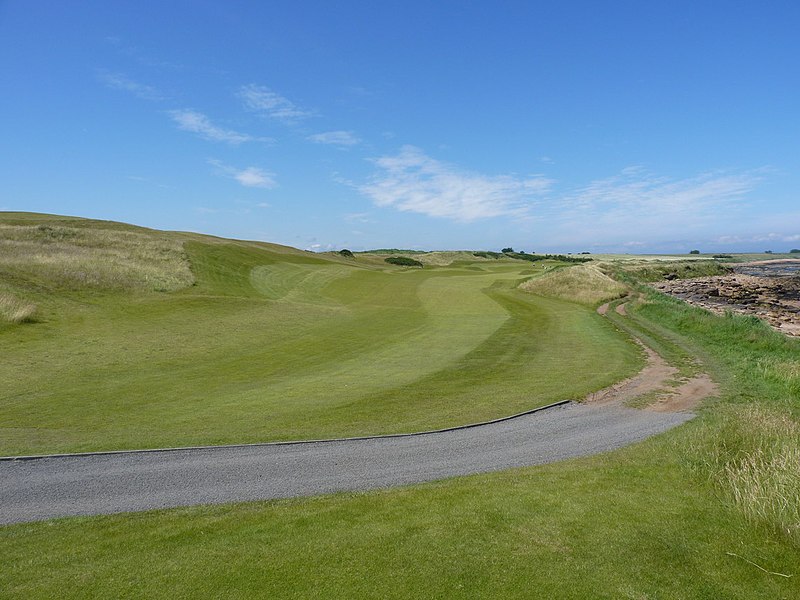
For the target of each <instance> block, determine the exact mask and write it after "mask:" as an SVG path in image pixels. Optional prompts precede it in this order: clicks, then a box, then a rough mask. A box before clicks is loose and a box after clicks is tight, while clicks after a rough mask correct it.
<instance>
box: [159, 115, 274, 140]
mask: <svg viewBox="0 0 800 600" xmlns="http://www.w3.org/2000/svg"><path fill="white" fill-rule="evenodd" d="M169 116H170V117H172V120H173V121H175V123H176V124H177V125H178V127H179V128H180V129H183V130H184V131H190V132H192V133H196V134H197V135H199V136H200V137H201V138H203V139H206V140H210V141H212V142H226V143H228V144H241V143H242V142H252V141H254V140H256V139H260V138H254V137H253V136H251V135H248V134H246V133H239V132H238V131H232V130H230V129H223V128H222V127H218V126H217V125H214V124H213V123H212V122H211V119H209V118H208V117H207V116H206V115H204V114H203V113H201V112H197V111H196V110H188V109H184V110H172V111H170V112H169ZM261 141H263V140H261Z"/></svg>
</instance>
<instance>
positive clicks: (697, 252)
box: [689, 250, 700, 254]
mask: <svg viewBox="0 0 800 600" xmlns="http://www.w3.org/2000/svg"><path fill="white" fill-rule="evenodd" d="M689 254H700V250H692V251H690V252H689Z"/></svg>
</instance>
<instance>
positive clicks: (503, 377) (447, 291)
mask: <svg viewBox="0 0 800 600" xmlns="http://www.w3.org/2000/svg"><path fill="white" fill-rule="evenodd" d="M27 219H28V220H27V221H26V220H25V219H23V218H22V217H20V216H19V215H13V218H11V217H9V218H8V220H9V221H11V222H12V223H13V225H9V227H12V226H13V227H14V228H15V229H14V235H16V236H17V237H18V238H24V239H25V244H27V245H25V246H24V247H22V249H21V250H19V252H18V255H16V256H17V259H16V262H14V261H8V262H7V263H6V264H4V265H3V269H4V271H5V274H6V277H4V282H6V283H5V284H4V285H5V286H6V287H7V288H8V289H7V290H3V291H5V292H7V293H11V294H14V295H15V296H16V297H23V298H26V299H33V300H35V301H36V302H37V303H38V305H39V314H40V316H39V317H38V318H37V320H36V321H35V322H32V323H18V324H5V325H0V335H1V336H2V339H3V348H4V360H3V361H2V364H1V365H0V377H2V381H3V382H4V384H3V386H2V399H1V400H2V401H1V402H0V423H2V428H0V454H2V455H14V454H37V453H48V452H70V451H87V450H109V449H127V448H150V447H165V446H186V445H200V444H225V443H247V442H262V441H271V440H288V439H313V438H323V437H344V436H354V435H368V434H384V433H395V432H409V431H418V430H426V429H434V428H440V427H447V426H453V425H460V424H466V423H472V422H476V421H482V420H486V419H492V418H497V417H502V416H505V415H508V414H512V413H515V412H519V411H522V410H527V409H530V408H534V407H536V406H541V405H544V404H547V403H550V402H553V401H557V400H562V399H568V398H581V397H583V396H585V395H586V394H587V393H589V392H591V391H594V390H597V389H600V388H602V387H605V386H607V385H608V384H610V383H612V382H613V381H615V380H618V379H620V378H622V377H624V376H626V375H628V374H630V373H631V372H633V371H635V370H636V368H637V367H638V366H639V365H640V364H641V357H640V354H639V351H638V350H637V349H636V347H635V346H633V345H632V344H631V343H630V342H628V341H627V340H626V339H624V338H623V337H622V336H621V335H620V334H619V333H617V332H616V331H615V330H614V329H613V328H612V326H611V325H609V324H608V323H607V322H605V321H604V320H603V319H601V318H599V317H598V316H597V315H595V314H594V313H593V311H591V310H590V309H589V308H587V307H585V306H581V305H578V304H572V303H569V302H563V301H558V300H554V299H548V298H543V297H538V296H535V295H532V294H528V293H525V292H522V291H520V290H518V289H516V288H517V285H518V284H519V283H520V282H521V281H524V280H525V279H528V278H530V277H535V276H537V275H538V274H539V273H541V271H542V269H543V266H542V265H539V266H537V265H534V266H531V264H529V263H522V262H520V261H511V260H502V261H486V260H479V259H474V260H473V261H468V260H462V261H461V262H458V261H457V262H454V263H452V264H451V265H448V266H440V267H425V268H424V269H404V268H397V267H393V266H389V265H386V264H385V263H383V261H382V260H377V259H371V258H370V257H360V258H358V259H356V260H345V259H342V258H340V257H338V256H333V255H314V254H311V253H305V252H300V251H296V250H293V249H289V248H283V247H280V246H274V245H268V244H259V243H249V242H234V241H228V240H221V239H218V238H207V237H204V236H197V235H192V234H170V233H164V232H150V231H149V230H142V229H139V228H130V229H131V230H132V231H123V232H117V233H115V228H116V229H119V228H120V227H123V226H120V225H117V224H114V225H113V226H111V225H109V224H104V223H102V222H91V221H77V220H75V221H63V220H60V221H52V222H51V221H47V218H46V217H44V216H42V217H40V218H39V220H36V219H35V218H33V217H27ZM44 222H46V223H49V225H46V227H50V229H42V227H40V226H41V225H42V223H44ZM53 227H56V229H53ZM54 231H55V232H56V233H57V234H58V236H59V242H58V243H59V244H62V245H63V249H62V250H63V253H67V251H68V250H70V248H72V246H71V245H70V244H73V245H74V244H76V243H77V242H71V241H70V240H82V241H81V243H82V244H83V246H81V247H82V248H84V249H85V248H87V247H88V248H89V250H87V251H86V258H85V260H86V261H91V260H93V259H94V257H95V256H96V255H97V254H99V252H100V251H99V250H98V249H97V248H98V247H99V245H100V244H105V245H106V246H104V247H110V246H112V245H113V244H115V243H116V241H117V238H118V237H119V236H120V235H123V234H124V235H125V236H127V237H126V238H125V239H126V240H127V239H129V238H133V239H134V241H136V240H140V239H141V240H146V242H147V244H149V246H147V247H148V248H150V247H151V246H152V247H153V248H156V249H158V248H159V246H158V244H162V245H167V244H168V245H169V246H168V247H169V249H170V252H171V253H172V254H170V257H171V256H173V255H174V254H175V251H174V249H173V248H174V247H175V244H178V245H179V246H178V247H182V248H183V250H184V253H185V255H184V260H185V263H186V264H187V265H188V268H189V269H190V271H191V276H192V278H193V280H194V281H193V284H192V285H186V286H184V287H181V288H179V289H175V290H172V291H158V290H154V289H147V286H146V284H143V283H141V282H139V281H137V280H136V274H137V273H139V272H142V273H149V272H150V271H152V270H153V269H155V268H156V267H154V266H152V265H151V264H150V263H147V264H146V265H145V266H140V263H141V264H143V265H144V261H146V260H150V261H151V262H152V261H154V260H155V259H151V258H150V254H148V255H147V256H145V257H144V258H141V259H139V258H137V260H139V262H134V261H133V260H132V259H131V260H130V261H129V263H130V265H132V266H129V267H128V271H127V275H126V276H127V278H128V279H126V281H132V282H133V283H129V284H127V285H126V286H120V285H112V284H111V283H108V282H114V281H115V280H114V279H113V277H112V275H113V271H112V270H109V271H108V272H109V274H108V276H107V277H106V279H105V280H103V281H101V282H100V283H98V284H96V285H94V286H93V287H88V288H87V287H86V286H84V287H83V288H81V287H76V286H75V285H73V284H72V283H71V282H72V281H74V279H75V277H74V276H73V274H71V272H70V271H69V265H67V266H66V267H64V268H63V269H62V270H60V271H58V270H57V269H55V268H54V267H53V266H52V260H55V259H52V260H51V263H49V266H48V269H43V268H42V269H39V270H38V271H37V270H36V269H35V268H34V266H36V265H37V264H38V263H35V259H36V257H38V256H40V255H41V252H40V251H39V250H38V248H39V247H46V248H48V251H49V252H50V254H51V255H52V254H53V253H54V252H55V251H54V250H53V246H52V245H49V246H48V245H47V243H48V242H47V239H49V238H52V237H53V235H54V234H53V232H54ZM48 236H49V237H48ZM93 236H94V237H93ZM114 236H117V237H114ZM137 236H138V237H137ZM64 240H67V241H66V242H65V241H64ZM161 240H163V241H161ZM131 243H132V242H131ZM92 244H94V246H92ZM140 245H141V244H140ZM17 247H18V246H15V248H17ZM115 248H116V246H115ZM34 250H36V252H37V253H34ZM93 252H94V254H92V253H93ZM154 252H155V251H152V252H151V254H153V253H154ZM136 256H138V255H136ZM143 256H144V255H143ZM466 256H469V255H466ZM31 257H33V258H31ZM123 258H126V257H123ZM120 260H121V259H120ZM171 260H172V259H171ZM25 261H29V263H30V264H28V263H26V262H25ZM126 264H128V263H126ZM154 264H155V265H156V266H159V265H160V264H161V263H158V262H155V263H154ZM31 265H34V266H31ZM145 267H146V269H145ZM174 268H175V269H177V268H178V267H174ZM109 269H111V268H110V267H109ZM136 269H140V271H137V270H136ZM31 273H34V275H35V276H34V275H31ZM162 279H163V278H162ZM9 282H10V283H9Z"/></svg>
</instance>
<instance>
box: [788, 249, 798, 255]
mask: <svg viewBox="0 0 800 600" xmlns="http://www.w3.org/2000/svg"><path fill="white" fill-rule="evenodd" d="M789 254H800V248H792V249H791V250H789Z"/></svg>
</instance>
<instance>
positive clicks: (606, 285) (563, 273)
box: [520, 265, 628, 304]
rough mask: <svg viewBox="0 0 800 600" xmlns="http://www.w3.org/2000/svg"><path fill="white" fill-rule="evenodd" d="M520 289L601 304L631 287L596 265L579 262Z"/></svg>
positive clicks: (618, 296) (585, 302)
mask: <svg viewBox="0 0 800 600" xmlns="http://www.w3.org/2000/svg"><path fill="white" fill-rule="evenodd" d="M520 289H522V290H525V291H526V292H531V293H533V294H538V295H541V296H551V297H554V298H561V299H563V300H570V301H572V302H580V303H581V304H598V303H600V302H605V301H606V300H613V299H614V298H620V297H622V296H624V295H625V294H626V293H627V291H628V288H627V287H626V286H625V285H624V284H622V283H619V282H618V281H615V280H613V279H611V277H609V276H608V275H606V274H605V273H603V272H602V271H601V270H600V269H599V268H598V267H597V266H595V265H578V266H574V267H569V268H567V269H560V270H558V271H554V272H553V273H550V274H548V275H543V276H541V277H535V278H533V279H529V280H528V281H526V282H524V283H523V284H522V285H520Z"/></svg>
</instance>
